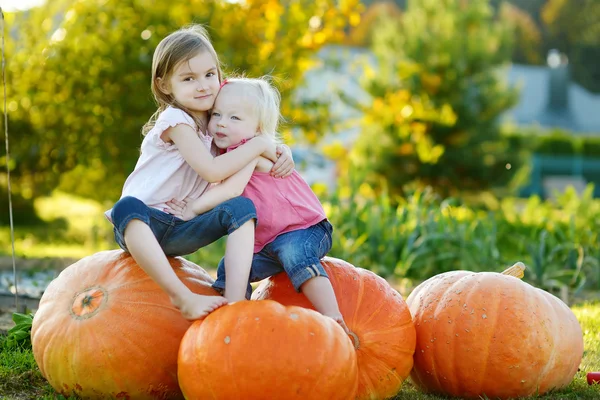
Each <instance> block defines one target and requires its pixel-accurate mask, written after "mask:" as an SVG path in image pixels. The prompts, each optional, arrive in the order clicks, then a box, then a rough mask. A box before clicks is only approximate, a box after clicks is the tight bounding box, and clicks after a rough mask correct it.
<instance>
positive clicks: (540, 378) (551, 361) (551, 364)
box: [536, 296, 558, 391]
mask: <svg viewBox="0 0 600 400" xmlns="http://www.w3.org/2000/svg"><path fill="white" fill-rule="evenodd" d="M542 298H543V299H544V302H545V303H546V304H547V305H548V308H550V309H551V310H552V314H553V315H552V318H551V319H553V320H554V319H556V320H558V315H557V314H556V308H555V307H554V305H553V304H552V303H551V302H550V298H548V297H546V296H542ZM552 328H553V329H552V337H557V329H558V325H557V324H552ZM556 349H557V346H556V341H555V340H552V352H551V353H550V357H549V359H548V362H547V363H546V366H545V367H544V369H543V370H542V371H540V374H539V375H538V381H537V383H536V387H537V388H538V391H539V388H540V386H541V384H542V382H543V381H544V380H545V379H546V375H548V372H550V371H551V370H552V369H551V368H550V367H555V362H554V360H555V359H556Z"/></svg>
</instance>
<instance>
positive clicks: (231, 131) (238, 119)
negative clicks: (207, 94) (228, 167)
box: [208, 84, 258, 149]
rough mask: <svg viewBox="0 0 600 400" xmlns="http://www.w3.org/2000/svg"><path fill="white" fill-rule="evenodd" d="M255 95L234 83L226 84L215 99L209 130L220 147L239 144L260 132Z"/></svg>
mask: <svg viewBox="0 0 600 400" xmlns="http://www.w3.org/2000/svg"><path fill="white" fill-rule="evenodd" d="M252 100H253V97H252V96H250V95H248V94H247V93H244V92H243V90H241V88H240V87H236V86H235V85H234V84H226V85H225V86H223V88H222V89H221V92H220V93H219V96H217V100H216V101H215V105H214V108H213V110H212V114H211V116H210V122H209V123H208V132H209V133H210V134H211V136H212V137H213V142H214V144H215V145H216V146H217V147H218V148H220V149H226V148H228V147H231V146H234V145H236V144H239V143H240V142H241V141H242V140H244V139H250V138H253V137H254V136H256V134H257V133H258V115H257V113H256V110H255V107H254V106H253V104H252Z"/></svg>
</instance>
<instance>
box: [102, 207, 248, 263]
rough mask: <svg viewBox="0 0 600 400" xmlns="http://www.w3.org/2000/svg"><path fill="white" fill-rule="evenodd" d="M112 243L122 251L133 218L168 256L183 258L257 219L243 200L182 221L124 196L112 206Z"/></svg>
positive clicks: (125, 247) (125, 248) (124, 248)
mask: <svg viewBox="0 0 600 400" xmlns="http://www.w3.org/2000/svg"><path fill="white" fill-rule="evenodd" d="M111 218H112V222H113V225H114V232H115V241H116V242H117V244H118V245H119V246H120V247H121V248H122V249H123V250H125V251H127V246H126V245H125V240H124V233H125V228H126V227H127V225H128V224H129V222H130V221H131V220H132V219H138V220H140V221H142V222H144V223H145V224H146V225H148V226H149V227H150V229H152V233H154V236H155V237H156V240H158V243H159V244H160V247H161V248H162V249H163V251H164V252H165V254H166V255H167V256H183V255H186V254H191V253H193V252H195V251H196V250H198V249H200V248H202V247H204V246H208V245H209V244H211V243H212V242H214V241H216V240H218V239H220V238H222V237H223V236H225V235H228V234H230V233H232V232H234V231H235V230H236V229H238V228H239V227H240V226H242V225H243V224H245V223H246V222H247V221H249V220H251V219H254V220H256V208H254V203H252V200H249V199H247V198H245V197H235V198H233V199H231V200H228V201H225V202H223V203H221V204H219V205H218V206H216V207H215V208H213V209H212V210H210V211H207V212H205V213H204V214H200V215H198V216H196V217H195V218H193V219H191V220H189V221H184V220H182V219H179V218H177V217H174V216H173V215H171V214H167V213H165V212H163V211H160V210H157V209H155V208H152V207H148V206H147V205H146V204H144V202H142V201H141V200H139V199H137V198H135V197H131V196H127V197H123V198H122V199H121V200H119V201H118V202H117V204H115V206H114V207H113V209H112V212H111Z"/></svg>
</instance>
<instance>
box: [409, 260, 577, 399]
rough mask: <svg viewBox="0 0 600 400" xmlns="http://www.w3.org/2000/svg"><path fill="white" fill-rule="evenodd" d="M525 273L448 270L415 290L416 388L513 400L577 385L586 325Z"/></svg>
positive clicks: (520, 270)
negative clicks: (572, 382) (573, 380)
mask: <svg viewBox="0 0 600 400" xmlns="http://www.w3.org/2000/svg"><path fill="white" fill-rule="evenodd" d="M524 269H525V266H524V265H523V264H522V263H517V264H515V265H514V266H513V267H511V268H509V269H508V270H506V271H505V272H503V273H495V272H481V273H474V272H469V271H452V272H446V273H443V274H440V275H436V276H434V277H432V278H430V279H428V280H426V281H425V282H423V283H422V284H420V285H419V286H417V287H416V288H415V290H414V291H413V292H412V293H411V294H410V296H409V297H408V299H407V303H408V305H409V307H410V311H411V313H412V315H413V319H414V323H415V327H416V329H417V348H416V351H415V366H414V369H413V372H412V373H411V379H412V380H413V381H414V383H415V384H416V385H417V386H419V387H420V388H422V389H423V390H425V391H426V392H432V393H438V394H444V395H451V396H457V397H462V398H480V396H484V395H486V396H487V397H489V398H500V399H507V398H513V397H520V396H529V395H533V394H538V393H539V394H543V393H545V392H547V391H549V390H551V389H558V388H562V387H565V386H567V385H568V384H569V383H570V382H571V381H572V379H573V377H574V376H575V373H576V372H577V368H578V367H579V364H580V362H581V358H582V354H583V335H582V332H581V327H580V325H579V323H578V321H577V319H576V317H575V315H574V314H573V312H572V311H571V310H570V309H569V307H567V305H565V304H564V303H563V302H562V301H561V300H559V299H558V298H557V297H555V296H553V295H551V294H550V293H548V292H546V291H543V290H540V289H537V288H535V287H533V286H531V285H529V284H528V283H525V282H523V281H521V280H520V279H519V278H522V277H523V271H524Z"/></svg>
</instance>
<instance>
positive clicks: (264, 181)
mask: <svg viewBox="0 0 600 400" xmlns="http://www.w3.org/2000/svg"><path fill="white" fill-rule="evenodd" d="M244 142H245V141H244ZM240 145H241V143H240ZM238 146H239V145H237V146H232V147H229V148H228V149H227V151H229V150H233V149H234V148H236V147H238ZM242 196H244V197H247V198H249V199H250V200H252V202H253V203H254V206H255V207H256V213H257V216H258V225H257V226H256V232H255V239H254V253H258V252H260V251H261V250H262V249H263V247H265V246H266V245H267V244H269V243H271V242H272V241H273V240H275V238H276V237H277V236H279V235H281V234H282V233H287V232H291V231H296V230H299V229H306V228H309V227H311V226H313V225H316V224H318V223H319V222H321V221H323V220H324V219H327V217H326V216H325V211H324V210H323V206H322V205H321V202H320V201H319V199H318V198H317V196H316V195H315V194H314V192H313V191H312V189H311V188H310V186H309V185H308V183H306V181H305V180H304V179H302V177H301V176H300V174H299V173H298V172H297V171H294V172H293V173H292V175H290V176H288V177H287V178H283V179H281V178H274V177H272V176H271V175H270V174H269V173H268V172H258V171H254V173H253V174H252V177H251V178H250V181H248V184H247V185H246V188H245V189H244V192H243V193H242Z"/></svg>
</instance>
